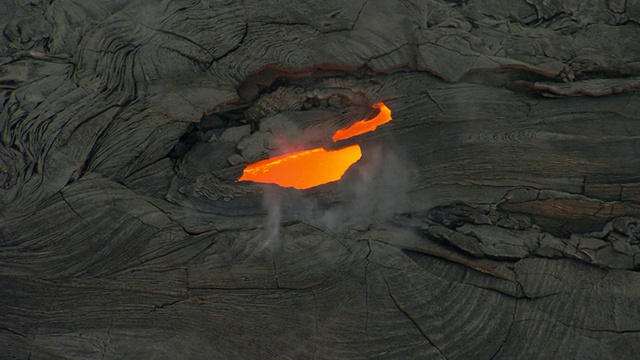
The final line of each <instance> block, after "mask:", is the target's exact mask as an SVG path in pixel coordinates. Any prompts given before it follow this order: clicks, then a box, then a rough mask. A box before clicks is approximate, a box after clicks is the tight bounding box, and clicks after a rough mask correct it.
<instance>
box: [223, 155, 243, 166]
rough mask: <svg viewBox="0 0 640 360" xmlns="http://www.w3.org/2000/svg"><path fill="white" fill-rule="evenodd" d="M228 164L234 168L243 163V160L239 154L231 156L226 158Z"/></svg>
mask: <svg viewBox="0 0 640 360" xmlns="http://www.w3.org/2000/svg"><path fill="white" fill-rule="evenodd" d="M227 161H228V162H229V164H231V165H233V166H235V165H238V164H242V163H244V162H245V159H244V158H243V157H242V156H241V155H240V154H233V155H231V156H229V157H228V158H227Z"/></svg>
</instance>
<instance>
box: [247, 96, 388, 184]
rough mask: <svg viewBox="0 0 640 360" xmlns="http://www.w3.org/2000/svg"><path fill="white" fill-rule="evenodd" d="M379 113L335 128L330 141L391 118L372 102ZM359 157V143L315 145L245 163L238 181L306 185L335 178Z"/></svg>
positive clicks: (383, 105) (379, 104)
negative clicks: (330, 146)
mask: <svg viewBox="0 0 640 360" xmlns="http://www.w3.org/2000/svg"><path fill="white" fill-rule="evenodd" d="M373 107H374V108H378V109H380V113H379V114H378V115H376V116H375V117H374V118H373V119H369V120H361V121H358V122H356V123H355V124H353V125H351V126H349V127H346V128H343V129H340V130H338V131H336V133H335V134H334V135H333V141H339V140H344V139H349V138H352V137H354V136H358V135H361V134H364V133H367V132H370V131H374V130H375V129H377V128H378V126H380V125H382V124H386V123H388V122H389V121H391V110H389V108H388V107H387V106H386V105H385V104H384V103H382V102H379V103H376V104H374V105H373ZM361 157H362V150H361V149H360V145H351V146H347V147H344V148H341V149H338V150H325V149H323V148H315V149H310V150H302V151H298V152H294V153H289V154H284V155H280V156H277V157H274V158H271V159H267V160H262V161H258V162H255V163H253V164H250V165H248V166H247V167H246V168H245V169H244V172H243V173H242V177H241V178H240V179H238V181H255V182H260V183H272V184H277V185H280V186H282V187H292V188H296V189H309V188H312V187H315V186H318V185H322V184H326V183H329V182H332V181H337V180H340V178H342V175H344V173H345V172H346V171H347V169H349V167H351V165H353V164H355V163H356V162H357V161H358V160H360V158H361Z"/></svg>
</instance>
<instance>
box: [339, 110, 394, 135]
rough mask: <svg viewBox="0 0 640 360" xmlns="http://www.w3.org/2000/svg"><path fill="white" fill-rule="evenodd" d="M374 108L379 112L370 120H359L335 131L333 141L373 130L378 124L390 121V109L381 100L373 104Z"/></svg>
mask: <svg viewBox="0 0 640 360" xmlns="http://www.w3.org/2000/svg"><path fill="white" fill-rule="evenodd" d="M373 107H374V108H378V109H380V113H379V114H378V115H377V116H376V117H374V118H373V119H370V120H361V121H358V122H356V123H355V124H353V125H351V126H349V127H347V128H344V129H340V130H338V131H336V133H335V134H334V135H333V141H339V140H344V139H349V138H352V137H354V136H358V135H362V134H364V133H368V132H370V131H374V130H375V129H377V128H378V126H380V125H382V124H386V123H388V122H389V121H391V110H390V109H389V108H388V107H387V105H385V104H384V103H382V102H379V103H375V104H373Z"/></svg>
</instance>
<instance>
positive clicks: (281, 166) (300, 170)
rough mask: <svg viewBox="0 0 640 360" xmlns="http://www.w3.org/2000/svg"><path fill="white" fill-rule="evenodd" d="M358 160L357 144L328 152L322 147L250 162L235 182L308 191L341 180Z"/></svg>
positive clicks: (358, 149)
mask: <svg viewBox="0 0 640 360" xmlns="http://www.w3.org/2000/svg"><path fill="white" fill-rule="evenodd" d="M361 157H362V150H361V149H360V145H351V146H348V147H345V148H342V149H338V150H330V151H327V150H325V149H323V148H315V149H311V150H303V151H299V152H295V153H290V154H284V155H280V156H277V157H274V158H271V159H267V160H262V161H258V162H256V163H253V164H251V165H249V166H247V167H246V168H245V169H244V173H243V174H242V177H241V178H240V179H238V181H255V182H261V183H273V184H277V185H280V186H283V187H293V188H296V189H308V188H312V187H314V186H318V185H322V184H326V183H328V182H332V181H336V180H340V178H341V177H342V175H344V173H345V172H346V171H347V169H348V168H349V167H350V166H351V165H353V164H354V163H355V162H356V161H358V160H360V158H361Z"/></svg>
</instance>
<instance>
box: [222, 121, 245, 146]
mask: <svg viewBox="0 0 640 360" xmlns="http://www.w3.org/2000/svg"><path fill="white" fill-rule="evenodd" d="M250 133H251V125H242V126H234V127H232V128H228V129H227V130H225V131H224V132H223V133H222V135H221V136H220V140H222V141H228V142H238V141H240V139H242V138H243V137H245V136H247V135H249V134H250Z"/></svg>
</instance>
